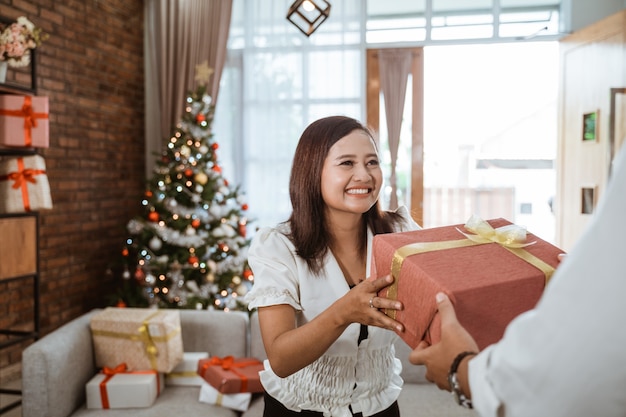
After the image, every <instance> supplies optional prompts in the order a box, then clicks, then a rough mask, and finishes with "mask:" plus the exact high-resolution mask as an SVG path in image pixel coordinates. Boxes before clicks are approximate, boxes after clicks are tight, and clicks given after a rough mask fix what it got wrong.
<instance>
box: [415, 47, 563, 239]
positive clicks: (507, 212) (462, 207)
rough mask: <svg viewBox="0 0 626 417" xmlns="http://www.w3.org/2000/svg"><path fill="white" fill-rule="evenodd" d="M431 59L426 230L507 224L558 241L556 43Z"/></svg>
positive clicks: (432, 52)
mask: <svg viewBox="0 0 626 417" xmlns="http://www.w3.org/2000/svg"><path fill="white" fill-rule="evenodd" d="M424 55H425V56H426V57H427V59H426V60H425V68H424V71H425V73H424V77H425V79H424V81H425V82H424V88H425V91H424V109H425V110H424V120H425V125H424V138H425V139H424V164H425V168H424V186H425V197H424V226H425V227H434V226H440V225H445V224H455V223H464V222H465V221H466V220H467V219H468V218H469V216H470V215H471V214H477V215H479V216H481V217H483V218H485V219H488V218H494V217H504V218H507V219H508V220H510V221H512V222H514V223H517V224H523V225H525V226H527V227H528V229H529V230H530V231H532V232H533V233H535V234H537V235H539V236H541V237H542V238H543V239H546V240H548V241H554V226H555V222H554V214H553V213H552V211H551V205H550V204H551V201H552V198H553V197H554V194H555V191H556V173H555V170H554V160H555V158H556V149H557V148H556V143H557V91H558V60H559V53H558V42H523V43H506V44H483V45H463V46H430V47H426V48H425V52H424ZM459 68H461V69H459ZM529 207H532V210H529Z"/></svg>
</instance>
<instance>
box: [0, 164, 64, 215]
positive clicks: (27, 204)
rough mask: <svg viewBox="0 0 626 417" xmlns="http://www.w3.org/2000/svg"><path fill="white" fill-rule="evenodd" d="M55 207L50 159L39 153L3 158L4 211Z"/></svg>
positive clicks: (0, 204) (0, 206)
mask: <svg viewBox="0 0 626 417" xmlns="http://www.w3.org/2000/svg"><path fill="white" fill-rule="evenodd" d="M51 208H52V197H51V196H50V184H49V183H48V176H47V175H46V162H45V160H44V159H43V158H42V157H41V156H39V155H30V156H24V157H17V158H9V159H6V160H2V161H0V213H24V212H29V211H38V210H43V209H51Z"/></svg>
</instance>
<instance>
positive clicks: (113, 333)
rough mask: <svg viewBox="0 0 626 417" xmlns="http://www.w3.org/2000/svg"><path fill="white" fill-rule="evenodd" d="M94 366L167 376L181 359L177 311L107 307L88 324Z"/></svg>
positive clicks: (181, 348) (181, 344) (181, 343)
mask: <svg viewBox="0 0 626 417" xmlns="http://www.w3.org/2000/svg"><path fill="white" fill-rule="evenodd" d="M90 327H91V335H92V338H93V345H94V355H95V359H96V366H97V367H99V368H102V367H105V366H108V367H113V366H117V364H119V363H126V364H127V365H128V368H129V369H130V370H133V371H135V370H145V369H153V370H156V371H159V372H164V373H168V372H171V371H172V369H174V367H175V366H176V365H178V364H179V363H180V361H181V360H182V359H183V340H182V336H181V330H180V312H179V311H178V310H159V309H151V308H118V307H107V308H106V309H104V310H102V311H101V312H99V313H96V314H95V315H94V316H93V317H92V318H91V322H90Z"/></svg>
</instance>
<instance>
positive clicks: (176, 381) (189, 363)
mask: <svg viewBox="0 0 626 417" xmlns="http://www.w3.org/2000/svg"><path fill="white" fill-rule="evenodd" d="M208 357H209V354H208V353H207V352H184V353H183V360H182V361H181V362H180V363H179V364H178V365H176V367H175V368H174V369H172V372H170V373H168V374H165V385H184V386H195V387H199V386H201V385H202V384H203V383H204V379H202V377H201V376H200V375H198V362H199V361H200V360H201V359H207V358H208Z"/></svg>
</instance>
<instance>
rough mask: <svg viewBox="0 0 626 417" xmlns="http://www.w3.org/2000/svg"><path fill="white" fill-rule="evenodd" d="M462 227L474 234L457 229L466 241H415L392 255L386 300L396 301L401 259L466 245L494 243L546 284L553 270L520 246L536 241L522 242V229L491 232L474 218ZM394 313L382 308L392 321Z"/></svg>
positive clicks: (501, 228)
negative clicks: (543, 279)
mask: <svg viewBox="0 0 626 417" xmlns="http://www.w3.org/2000/svg"><path fill="white" fill-rule="evenodd" d="M465 228H466V229H467V230H470V231H472V232H474V233H475V234H474V235H472V234H468V233H463V232H462V231H460V230H459V229H458V228H457V230H459V233H461V234H462V235H464V236H465V237H466V239H460V240H448V241H443V242H416V243H411V244H408V245H405V246H402V247H401V248H399V249H397V250H396V251H395V252H394V254H393V259H392V261H391V275H392V276H393V284H391V285H390V286H389V289H388V290H387V298H390V299H392V300H395V299H397V298H398V281H399V280H400V271H401V269H402V264H403V262H404V260H405V259H406V258H407V257H409V256H412V255H417V254H420V253H425V252H432V251H438V250H445V249H455V248H461V247H466V246H477V245H485V244H488V243H497V244H498V245H500V246H502V247H503V248H505V249H507V250H508V251H509V252H511V253H512V254H514V255H515V256H517V257H519V258H521V259H523V260H524V261H526V262H528V263H529V264H531V265H533V266H534V267H535V268H537V269H539V270H540V271H541V272H542V273H543V275H544V276H545V279H546V283H548V281H549V280H550V278H551V277H552V274H553V273H554V268H553V267H552V266H550V265H548V264H547V263H545V262H544V261H542V260H541V259H539V258H538V257H536V256H535V255H533V254H531V253H528V252H527V251H525V250H524V249H522V248H523V247H526V246H529V245H533V244H535V243H536V242H528V243H527V242H525V241H526V229H524V228H523V227H521V226H517V225H514V224H510V225H506V226H502V227H499V228H497V229H494V228H493V227H492V226H491V225H490V224H489V223H487V222H486V221H485V220H482V219H481V218H479V217H477V216H472V217H470V219H469V220H468V221H467V223H466V224H465ZM396 312H397V310H393V309H386V310H385V314H387V315H388V316H389V317H391V318H392V319H395V318H396Z"/></svg>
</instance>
